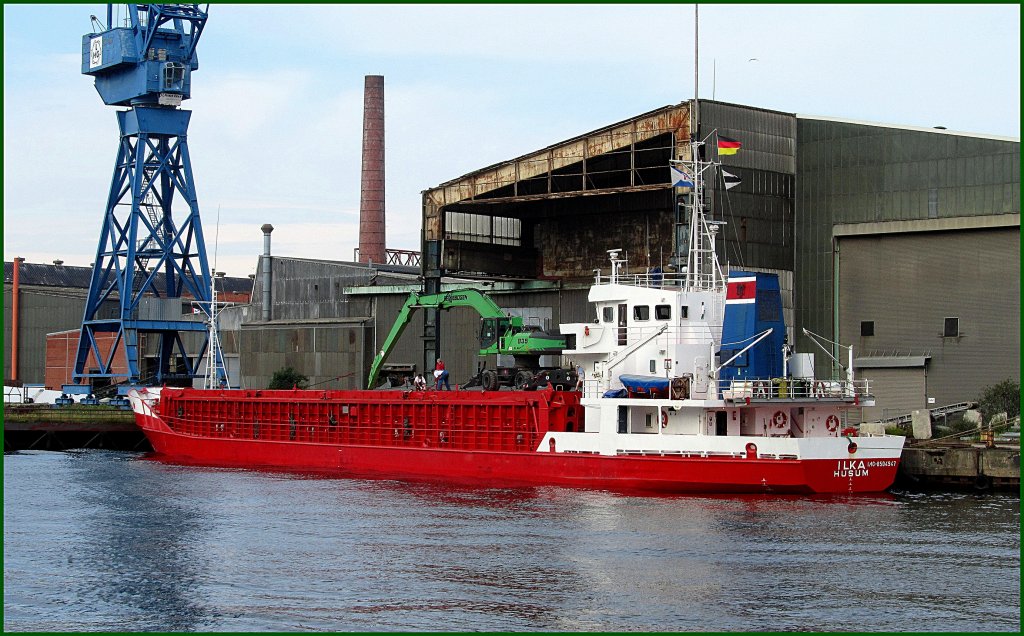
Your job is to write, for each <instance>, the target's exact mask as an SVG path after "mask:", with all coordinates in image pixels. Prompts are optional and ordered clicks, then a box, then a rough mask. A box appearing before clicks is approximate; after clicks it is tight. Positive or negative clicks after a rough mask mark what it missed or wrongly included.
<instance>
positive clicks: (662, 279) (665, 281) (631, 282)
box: [594, 272, 686, 289]
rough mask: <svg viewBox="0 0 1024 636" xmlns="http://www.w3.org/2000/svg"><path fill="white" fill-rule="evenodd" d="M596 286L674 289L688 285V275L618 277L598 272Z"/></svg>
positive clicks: (620, 275) (624, 275)
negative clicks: (614, 285) (612, 285)
mask: <svg viewBox="0 0 1024 636" xmlns="http://www.w3.org/2000/svg"><path fill="white" fill-rule="evenodd" d="M594 284H595V285H611V284H618V285H628V286H630V287H655V288H659V289H660V288H672V287H683V286H685V285H686V274H680V273H678V272H663V273H660V274H659V273H656V272H646V273H642V274H623V273H619V274H618V275H617V276H612V275H610V274H609V275H602V274H601V273H600V272H598V273H597V274H596V275H595V276H594Z"/></svg>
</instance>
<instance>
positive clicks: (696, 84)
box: [690, 3, 700, 139]
mask: <svg viewBox="0 0 1024 636" xmlns="http://www.w3.org/2000/svg"><path fill="white" fill-rule="evenodd" d="M698 6H699V5H697V4H696V3H694V5H693V112H694V118H693V121H694V128H695V130H694V131H693V132H692V133H691V134H690V138H691V139H697V135H698V134H699V132H700V106H699V105H698V101H697V100H698V98H699V97H700V95H699V94H698V91H699V89H700V45H699V41H700V40H699V35H700V21H699V19H698V17H699V15H698Z"/></svg>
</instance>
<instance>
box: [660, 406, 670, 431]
mask: <svg viewBox="0 0 1024 636" xmlns="http://www.w3.org/2000/svg"><path fill="white" fill-rule="evenodd" d="M667 427H668V413H666V412H665V411H664V410H663V411H662V412H661V428H667Z"/></svg>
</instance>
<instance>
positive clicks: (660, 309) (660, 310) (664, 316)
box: [654, 305, 672, 320]
mask: <svg viewBox="0 0 1024 636" xmlns="http://www.w3.org/2000/svg"><path fill="white" fill-rule="evenodd" d="M654 319H655V320H672V306H671V305H655V306H654Z"/></svg>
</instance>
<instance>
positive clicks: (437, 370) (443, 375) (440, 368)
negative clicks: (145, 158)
mask: <svg viewBox="0 0 1024 636" xmlns="http://www.w3.org/2000/svg"><path fill="white" fill-rule="evenodd" d="M434 379H435V380H436V382H437V384H436V386H435V387H434V388H435V389H437V390H438V391H440V390H441V383H442V382H444V388H445V390H446V391H451V390H452V387H451V386H450V385H449V384H448V370H447V369H445V368H444V360H442V359H441V358H438V359H437V364H436V365H434Z"/></svg>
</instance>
